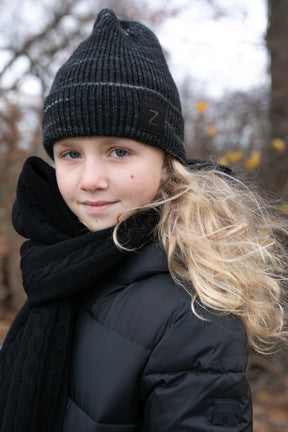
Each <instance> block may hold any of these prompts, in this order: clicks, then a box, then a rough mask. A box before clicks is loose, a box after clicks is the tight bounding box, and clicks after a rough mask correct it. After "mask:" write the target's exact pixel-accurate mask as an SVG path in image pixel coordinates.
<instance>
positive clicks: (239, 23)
mask: <svg viewBox="0 0 288 432" xmlns="http://www.w3.org/2000/svg"><path fill="white" fill-rule="evenodd" d="M216 3H217V4H218V5H220V6H222V7H223V8H224V11H225V10H226V11H227V15H226V16H225V17H223V16H221V15H220V16H218V17H217V13H216V16H215V9H213V8H212V9H211V8H207V3H206V2H205V1H203V0H200V1H198V2H197V1H196V2H195V0H194V1H193V2H191V1H187V5H189V4H190V5H191V6H190V7H189V6H188V7H186V8H185V9H184V11H183V13H182V14H180V15H177V16H176V18H171V19H169V20H167V22H165V24H164V25H163V26H162V27H161V28H160V29H159V31H158V37H159V39H160V41H161V43H162V44H163V45H164V47H165V48H166V49H167V51H168V52H169V53H170V67H171V69H172V73H173V75H174V77H175V78H176V79H177V81H178V80H181V79H182V78H183V77H185V76H191V77H192V78H193V85H196V86H197V87H198V88H199V90H200V91H201V90H204V91H206V92H207V93H208V94H210V95H212V96H216V97H217V96H221V95H222V94H223V92H225V91H231V90H247V89H249V88H250V87H254V86H258V85H261V84H267V82H269V74H267V70H268V61H269V60H268V56H267V51H266V48H265V42H264V36H265V32H266V27H267V11H266V0H236V1H235V0H216ZM216 12H217V11H216ZM194 79H195V82H194Z"/></svg>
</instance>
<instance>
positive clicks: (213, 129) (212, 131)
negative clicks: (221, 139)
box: [206, 125, 218, 136]
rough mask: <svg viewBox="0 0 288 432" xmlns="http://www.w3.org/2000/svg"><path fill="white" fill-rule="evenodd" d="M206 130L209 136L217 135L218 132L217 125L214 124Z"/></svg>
mask: <svg viewBox="0 0 288 432" xmlns="http://www.w3.org/2000/svg"><path fill="white" fill-rule="evenodd" d="M206 132H207V135H209V136H214V135H217V133H218V131H217V129H216V127H215V126H213V125H210V126H208V128H207V131H206Z"/></svg>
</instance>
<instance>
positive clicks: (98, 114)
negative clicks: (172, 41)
mask: <svg viewBox="0 0 288 432" xmlns="http://www.w3.org/2000/svg"><path fill="white" fill-rule="evenodd" d="M42 129H43V144H44V147H45V149H46V151H47V153H48V154H49V155H50V156H51V157H53V149H52V146H53V143H54V142H55V141H58V140H60V139H62V138H66V137H79V136H117V137H124V138H131V139H135V140H137V141H140V142H142V143H145V144H149V145H152V146H155V147H158V148H160V149H162V150H164V151H165V152H166V153H168V154H171V155H172V156H174V157H176V158H177V159H178V160H180V161H181V162H184V161H185V160H186V155H185V149H184V122H183V117H182V114H181V104H180V99H179V94H178V91H177V88H176V85H175V83H174V81H173V78H172V76H171V74H170V72H169V69H168V66H167V63H166V60H165V58H164V54H163V51H162V48H161V46H160V44H159V41H158V39H157V38H156V36H155V35H154V33H153V32H152V31H151V30H149V29H148V28H147V27H145V26H144V25H143V24H141V23H138V22H132V21H122V20H118V18H117V17H116V16H115V14H114V12H112V11H111V10H109V9H104V10H102V11H101V12H100V13H99V15H98V17H97V20H96V22H95V24H94V27H93V30H92V33H91V35H90V36H89V37H88V38H87V39H86V40H84V41H83V42H82V43H81V44H80V45H79V46H78V48H77V49H76V50H75V51H74V53H73V54H72V55H71V57H70V58H69V59H68V60H67V62H66V63H64V65H63V66H62V67H61V68H60V69H59V71H58V73H57V75H56V77H55V80H54V83H53V85H52V88H51V91H50V94H49V95H48V97H47V99H46V101H45V104H44V110H43V117H42Z"/></svg>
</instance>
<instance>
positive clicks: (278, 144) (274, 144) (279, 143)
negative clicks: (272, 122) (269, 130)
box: [270, 138, 286, 153]
mask: <svg viewBox="0 0 288 432" xmlns="http://www.w3.org/2000/svg"><path fill="white" fill-rule="evenodd" d="M270 147H271V148H272V149H274V150H277V151H278V152H279V153H284V152H285V150H286V144H285V142H284V141H283V140H282V139H281V138H274V139H273V140H272V141H271V143H270Z"/></svg>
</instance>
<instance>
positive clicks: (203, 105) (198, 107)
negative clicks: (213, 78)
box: [196, 100, 207, 114]
mask: <svg viewBox="0 0 288 432" xmlns="http://www.w3.org/2000/svg"><path fill="white" fill-rule="evenodd" d="M196 110H197V111H198V113H199V114H204V113H205V112H206V110H207V102H206V101H205V100H201V101H199V102H197V104H196Z"/></svg>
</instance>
